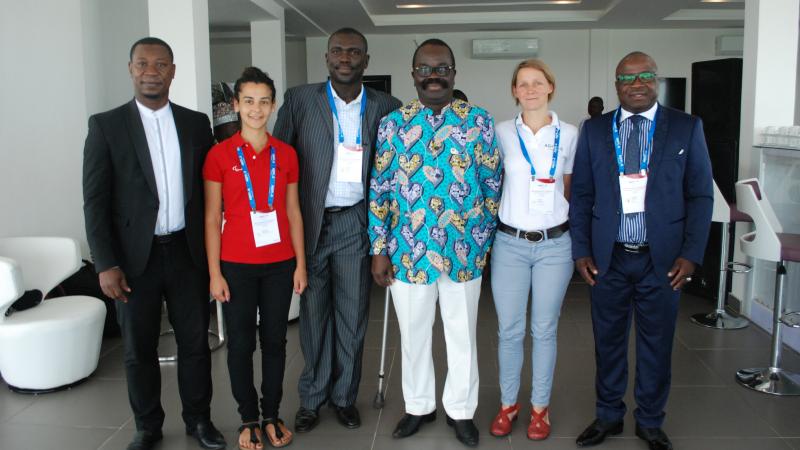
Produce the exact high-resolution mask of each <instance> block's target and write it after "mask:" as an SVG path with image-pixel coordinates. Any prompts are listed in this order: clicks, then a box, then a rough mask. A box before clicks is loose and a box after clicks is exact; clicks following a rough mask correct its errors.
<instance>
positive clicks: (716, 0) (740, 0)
mask: <svg viewBox="0 0 800 450" xmlns="http://www.w3.org/2000/svg"><path fill="white" fill-rule="evenodd" d="M700 3H744V0H700Z"/></svg>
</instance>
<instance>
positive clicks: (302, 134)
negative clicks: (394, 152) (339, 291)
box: [273, 81, 401, 255]
mask: <svg viewBox="0 0 800 450" xmlns="http://www.w3.org/2000/svg"><path fill="white" fill-rule="evenodd" d="M327 83H328V82H327V81H326V82H324V83H315V84H306V85H303V86H297V87H293V88H291V89H289V90H288V91H286V94H285V96H284V101H283V106H281V109H280V110H279V111H278V119H277V120H276V121H275V129H274V132H273V133H274V134H275V137H277V138H278V139H280V140H282V141H284V142H287V143H289V144H290V145H291V146H292V147H294V148H295V151H297V157H298V162H299V165H300V183H299V186H298V187H299V192H300V210H301V211H302V213H303V230H304V233H305V250H306V254H309V255H310V254H313V253H314V251H315V250H316V248H317V241H318V240H319V235H320V231H321V229H322V215H323V213H324V211H325V197H326V196H327V193H328V185H329V183H330V179H331V168H332V167H333V144H334V141H335V140H336V138H335V137H334V135H333V112H332V111H331V107H330V105H329V104H328V97H327V93H326V87H325V86H326V85H327ZM364 89H365V92H366V94H367V109H366V111H365V112H364V118H363V119H362V122H361V136H362V139H361V141H362V145H363V146H364V159H363V161H362V162H361V163H362V165H363V167H362V169H361V181H362V183H363V184H364V197H365V198H366V197H367V195H368V194H369V177H370V172H371V171H372V163H373V159H374V156H375V141H376V139H377V135H378V125H379V124H380V121H381V119H382V118H383V116H385V115H387V114H389V113H390V112H392V111H394V110H395V109H397V108H399V107H400V106H401V103H400V100H398V99H396V98H394V97H392V96H390V95H388V94H386V93H384V92H380V91H376V90H375V89H372V88H369V87H366V86H365V87H364ZM366 203H367V202H364V207H363V209H362V213H363V218H364V236H365V237H366V232H367V229H366V223H367V205H366Z"/></svg>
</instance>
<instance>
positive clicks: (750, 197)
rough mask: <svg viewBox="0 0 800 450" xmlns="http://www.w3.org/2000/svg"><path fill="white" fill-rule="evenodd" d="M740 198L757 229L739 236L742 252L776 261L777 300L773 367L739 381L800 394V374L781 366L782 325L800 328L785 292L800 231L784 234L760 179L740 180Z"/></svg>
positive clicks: (799, 251)
mask: <svg viewBox="0 0 800 450" xmlns="http://www.w3.org/2000/svg"><path fill="white" fill-rule="evenodd" d="M736 198H737V199H738V201H739V205H740V207H741V210H742V212H744V213H746V214H749V215H750V217H752V218H753V222H754V223H755V226H756V230H755V231H752V232H750V233H747V234H745V235H743V236H742V237H741V238H740V239H739V245H740V246H741V248H742V251H743V252H744V253H745V254H746V255H748V256H750V257H753V258H759V259H764V260H767V261H774V262H775V263H776V264H777V270H776V273H777V275H776V277H775V302H774V304H773V308H772V311H773V312H772V352H771V355H770V356H771V357H770V364H769V367H758V368H750V369H742V370H739V371H738V372H736V381H738V382H739V384H741V385H742V386H744V387H746V388H748V389H752V390H754V391H758V392H763V393H765V394H773V395H800V374H797V373H794V372H790V371H788V370H784V369H783V368H781V350H782V348H781V347H782V344H783V342H782V340H781V330H782V327H781V325H784V326H789V327H793V328H800V321H798V315H800V311H795V312H785V311H784V308H783V294H784V291H785V287H786V286H785V285H786V261H794V262H798V261H800V234H790V233H783V232H782V231H783V228H782V227H781V224H780V223H779V222H778V218H777V216H776V215H775V211H774V210H773V209H772V206H771V205H770V203H769V201H768V200H767V197H766V196H765V195H764V191H763V190H762V189H761V186H760V185H759V183H758V179H756V178H751V179H747V180H741V181H738V182H737V183H736Z"/></svg>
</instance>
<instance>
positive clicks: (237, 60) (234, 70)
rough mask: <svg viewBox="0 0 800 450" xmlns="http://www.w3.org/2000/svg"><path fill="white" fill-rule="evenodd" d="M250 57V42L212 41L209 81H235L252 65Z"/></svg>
mask: <svg viewBox="0 0 800 450" xmlns="http://www.w3.org/2000/svg"><path fill="white" fill-rule="evenodd" d="M250 59H251V56H250V42H225V41H222V42H217V41H215V42H212V43H211V81H213V82H218V81H228V82H234V81H236V79H237V78H239V76H240V75H241V74H242V70H243V69H244V68H245V67H248V66H250V65H252V62H251V60H250Z"/></svg>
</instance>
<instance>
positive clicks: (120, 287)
mask: <svg viewBox="0 0 800 450" xmlns="http://www.w3.org/2000/svg"><path fill="white" fill-rule="evenodd" d="M100 288H101V289H102V290H103V294H105V295H106V296H107V297H111V298H113V299H114V300H120V301H122V302H124V303H127V302H128V297H127V296H126V295H125V293H130V292H131V288H130V287H128V280H126V279H125V274H124V273H123V272H122V269H120V268H119V267H113V268H111V269H108V270H104V271H102V272H100Z"/></svg>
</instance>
